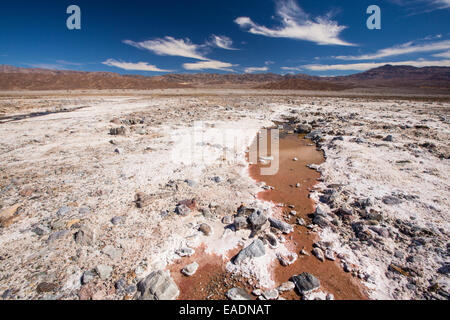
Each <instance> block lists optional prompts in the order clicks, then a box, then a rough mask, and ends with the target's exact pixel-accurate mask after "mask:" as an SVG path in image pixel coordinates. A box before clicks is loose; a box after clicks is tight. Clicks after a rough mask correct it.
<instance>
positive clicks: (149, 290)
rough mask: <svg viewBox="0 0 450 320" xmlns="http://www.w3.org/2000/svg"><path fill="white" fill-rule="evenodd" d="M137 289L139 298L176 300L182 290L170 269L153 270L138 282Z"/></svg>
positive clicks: (137, 297)
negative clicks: (171, 274)
mask: <svg viewBox="0 0 450 320" xmlns="http://www.w3.org/2000/svg"><path fill="white" fill-rule="evenodd" d="M137 289H138V291H139V294H138V295H137V296H136V299H138V300H176V299H177V298H178V296H179V295H180V290H179V289H178V287H177V285H176V284H175V282H174V281H173V279H172V277H171V276H170V273H169V271H155V272H152V273H151V274H150V275H149V276H148V277H146V278H145V279H143V280H141V281H140V282H139V283H138V285H137Z"/></svg>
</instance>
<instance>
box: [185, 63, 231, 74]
mask: <svg viewBox="0 0 450 320" xmlns="http://www.w3.org/2000/svg"><path fill="white" fill-rule="evenodd" d="M235 66H237V65H234V64H231V63H228V62H221V61H216V60H208V61H199V62H194V63H185V64H183V68H184V69H186V70H205V69H211V70H222V71H232V72H233V71H234V70H232V69H231V68H232V67H235Z"/></svg>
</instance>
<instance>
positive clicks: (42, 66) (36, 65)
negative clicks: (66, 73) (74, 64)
mask: <svg viewBox="0 0 450 320" xmlns="http://www.w3.org/2000/svg"><path fill="white" fill-rule="evenodd" d="M24 65H26V66H28V67H31V68H38V69H49V70H66V68H64V66H62V65H60V64H56V63H39V62H38V63H24Z"/></svg>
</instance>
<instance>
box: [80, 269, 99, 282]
mask: <svg viewBox="0 0 450 320" xmlns="http://www.w3.org/2000/svg"><path fill="white" fill-rule="evenodd" d="M96 275H97V274H96V273H95V272H94V271H92V270H88V271H85V272H84V273H83V276H82V277H81V283H82V284H88V283H89V282H91V281H92V280H94V278H95V276H96Z"/></svg>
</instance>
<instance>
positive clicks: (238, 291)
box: [226, 288, 252, 300]
mask: <svg viewBox="0 0 450 320" xmlns="http://www.w3.org/2000/svg"><path fill="white" fill-rule="evenodd" d="M226 296H227V298H228V299H230V300H252V296H251V295H249V294H248V293H247V291H245V290H244V289H242V288H233V289H230V290H228V292H227V293H226Z"/></svg>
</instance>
